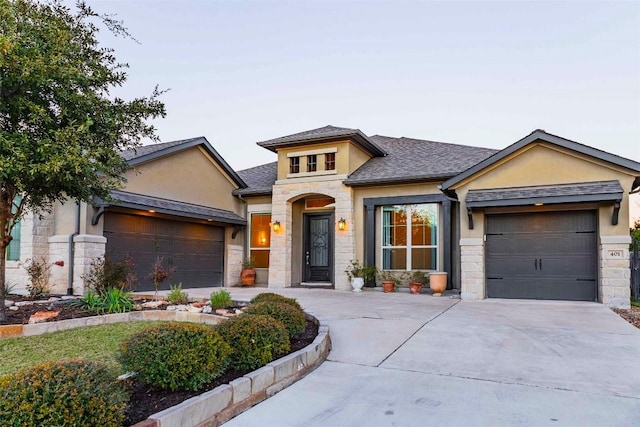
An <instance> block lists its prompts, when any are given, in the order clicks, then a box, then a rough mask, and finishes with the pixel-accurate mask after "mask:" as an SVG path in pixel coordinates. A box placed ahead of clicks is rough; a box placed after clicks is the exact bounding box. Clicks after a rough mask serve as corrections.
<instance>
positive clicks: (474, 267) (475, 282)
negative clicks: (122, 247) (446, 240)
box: [460, 238, 485, 300]
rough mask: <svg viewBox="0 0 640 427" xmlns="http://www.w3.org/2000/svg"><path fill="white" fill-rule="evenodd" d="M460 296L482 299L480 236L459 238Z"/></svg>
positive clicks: (481, 241)
mask: <svg viewBox="0 0 640 427" xmlns="http://www.w3.org/2000/svg"><path fill="white" fill-rule="evenodd" d="M460 282H461V290H460V297H461V298H462V299H470V300H476V299H484V298H485V287H484V242H483V240H482V238H466V239H460Z"/></svg>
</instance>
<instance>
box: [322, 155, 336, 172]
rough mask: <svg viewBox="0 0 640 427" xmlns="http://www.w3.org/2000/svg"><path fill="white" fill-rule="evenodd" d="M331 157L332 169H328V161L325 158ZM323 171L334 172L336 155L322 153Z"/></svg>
mask: <svg viewBox="0 0 640 427" xmlns="http://www.w3.org/2000/svg"><path fill="white" fill-rule="evenodd" d="M329 155H330V156H333V158H332V160H331V164H332V166H333V167H332V168H331V169H329V160H327V156H329ZM324 170H326V171H334V170H336V153H324Z"/></svg>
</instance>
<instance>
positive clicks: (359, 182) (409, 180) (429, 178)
mask: <svg viewBox="0 0 640 427" xmlns="http://www.w3.org/2000/svg"><path fill="white" fill-rule="evenodd" d="M451 177H452V175H451V174H445V175H421V176H414V177H396V178H371V179H353V180H351V179H349V178H347V179H345V180H344V181H343V182H342V183H343V184H344V185H346V186H349V187H364V186H372V185H381V184H414V183H416V182H441V181H442V180H445V179H448V178H451Z"/></svg>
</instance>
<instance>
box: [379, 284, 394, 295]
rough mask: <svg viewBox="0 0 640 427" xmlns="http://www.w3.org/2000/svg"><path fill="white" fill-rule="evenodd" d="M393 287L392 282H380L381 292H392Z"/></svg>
mask: <svg viewBox="0 0 640 427" xmlns="http://www.w3.org/2000/svg"><path fill="white" fill-rule="evenodd" d="M394 288H395V285H394V283H393V282H386V281H384V282H382V292H384V293H389V292H393V291H394Z"/></svg>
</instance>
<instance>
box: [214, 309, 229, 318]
mask: <svg viewBox="0 0 640 427" xmlns="http://www.w3.org/2000/svg"><path fill="white" fill-rule="evenodd" d="M227 313H229V312H228V311H227V309H226V308H216V314H217V315H218V316H224V315H226V314H227Z"/></svg>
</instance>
